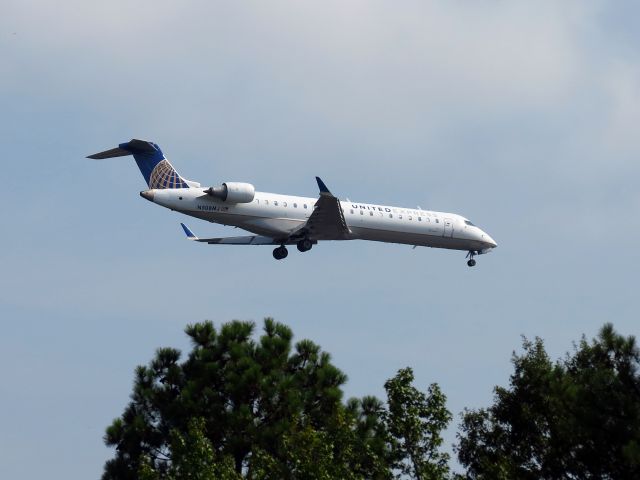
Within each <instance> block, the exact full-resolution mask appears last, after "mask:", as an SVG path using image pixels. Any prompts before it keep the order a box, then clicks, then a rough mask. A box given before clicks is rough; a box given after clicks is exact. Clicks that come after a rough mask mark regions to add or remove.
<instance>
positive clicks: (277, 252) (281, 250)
mask: <svg viewBox="0 0 640 480" xmlns="http://www.w3.org/2000/svg"><path fill="white" fill-rule="evenodd" d="M287 255H289V251H288V250H287V247H285V246H284V245H282V246H281V247H278V248H275V249H274V250H273V258H275V259H276V260H283V259H285V258H287Z"/></svg>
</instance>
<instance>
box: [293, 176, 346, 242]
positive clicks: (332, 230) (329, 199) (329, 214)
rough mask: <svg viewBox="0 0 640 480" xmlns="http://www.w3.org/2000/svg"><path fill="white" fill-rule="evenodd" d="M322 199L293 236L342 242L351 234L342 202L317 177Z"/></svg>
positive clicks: (319, 199)
mask: <svg viewBox="0 0 640 480" xmlns="http://www.w3.org/2000/svg"><path fill="white" fill-rule="evenodd" d="M316 181H317V182H318V189H319V190H320V198H318V201H317V202H316V204H315V207H314V209H313V212H312V213H311V215H310V216H309V219H308V220H307V222H306V223H305V224H304V225H301V226H300V228H298V229H297V230H296V231H295V232H293V234H292V236H307V237H309V238H310V239H312V240H342V239H345V238H347V237H348V236H349V234H350V233H351V232H350V230H349V227H348V226H347V222H346V220H345V218H344V213H343V211H342V207H341V206H340V200H339V199H338V198H337V197H335V196H334V195H333V194H332V193H331V192H330V191H329V189H328V188H327V186H326V185H325V183H324V182H323V181H322V180H321V179H320V177H316Z"/></svg>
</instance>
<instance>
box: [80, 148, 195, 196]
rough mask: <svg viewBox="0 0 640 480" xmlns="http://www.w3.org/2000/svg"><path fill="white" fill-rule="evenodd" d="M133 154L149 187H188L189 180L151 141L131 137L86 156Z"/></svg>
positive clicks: (99, 157)
mask: <svg viewBox="0 0 640 480" xmlns="http://www.w3.org/2000/svg"><path fill="white" fill-rule="evenodd" d="M125 155H133V158H134V159H135V161H136V163H137V164H138V168H139V169H140V173H142V176H143V177H144V179H145V181H146V182H147V185H148V186H149V188H150V189H153V188H157V189H163V188H189V184H194V183H195V182H190V181H188V180H185V179H184V178H182V177H181V176H180V174H179V173H178V172H177V171H176V169H175V168H173V165H171V164H170V163H169V160H167V159H166V157H165V156H164V154H163V153H162V150H160V147H159V146H158V145H156V144H155V143H153V142H147V141H146V140H136V139H133V140H131V141H129V142H126V143H121V144H120V145H118V148H112V149H111V150H106V151H104V152H100V153H96V154H94V155H89V157H88V158H94V159H103V158H112V157H122V156H125Z"/></svg>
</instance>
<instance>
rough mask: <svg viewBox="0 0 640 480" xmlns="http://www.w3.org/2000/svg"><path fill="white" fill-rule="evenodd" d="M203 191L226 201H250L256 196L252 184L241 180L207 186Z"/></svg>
mask: <svg viewBox="0 0 640 480" xmlns="http://www.w3.org/2000/svg"><path fill="white" fill-rule="evenodd" d="M204 192H205V193H206V194H207V195H211V196H212V197H213V198H217V199H219V200H222V201H223V202H227V203H251V202H253V198H254V197H255V196H256V189H255V187H254V186H253V185H251V184H250V183H241V182H225V183H223V184H222V185H220V186H219V187H209V188H207V189H206V190H205V191H204Z"/></svg>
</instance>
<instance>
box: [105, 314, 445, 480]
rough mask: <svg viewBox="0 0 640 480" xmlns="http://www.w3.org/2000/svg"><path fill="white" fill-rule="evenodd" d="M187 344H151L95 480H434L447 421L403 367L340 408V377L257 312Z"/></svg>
mask: <svg viewBox="0 0 640 480" xmlns="http://www.w3.org/2000/svg"><path fill="white" fill-rule="evenodd" d="M186 333H187V335H188V336H189V337H190V339H191V342H192V350H191V351H190V352H189V355H188V357H187V358H186V360H184V361H181V354H180V352H179V351H177V350H175V349H171V348H161V349H158V350H157V352H156V355H155V357H154V359H153V360H152V361H151V362H150V363H149V365H148V366H140V367H138V368H137V369H136V372H135V380H134V386H133V392H132V394H131V401H130V403H129V405H128V406H127V407H126V409H125V411H124V413H123V414H122V416H121V417H120V418H117V419H115V420H114V421H113V423H112V424H111V426H109V427H108V428H107V431H106V434H105V442H106V444H107V445H109V446H113V447H115V448H116V455H115V457H114V458H113V459H111V460H109V461H108V462H107V463H106V465H105V471H104V474H103V479H104V480H111V479H118V480H127V479H137V478H141V479H143V480H180V479H197V480H209V479H213V478H216V479H229V480H232V479H233V480H235V479H238V478H247V479H255V480H269V479H292V480H293V479H335V478H340V479H345V480H355V479H365V478H367V479H380V480H382V479H385V480H386V479H391V478H394V474H396V473H400V474H403V473H404V474H408V475H411V476H413V477H414V478H420V479H427V478H434V479H435V478H438V479H439V478H444V476H445V474H446V472H447V469H446V459H447V457H446V455H443V454H439V453H438V448H439V447H440V445H441V443H442V439H441V437H440V431H441V430H442V429H443V428H445V427H446V425H447V423H448V422H449V419H450V415H449V412H447V411H446V409H445V408H444V402H445V398H444V396H443V395H442V394H441V393H440V390H439V389H438V387H437V386H436V385H432V386H431V387H430V389H429V392H428V394H426V395H425V394H423V393H421V392H419V391H418V390H417V389H415V387H413V386H412V382H413V373H412V372H411V370H410V369H405V370H401V371H400V372H398V375H397V376H396V377H395V378H393V379H392V380H390V381H389V382H387V384H386V387H387V392H388V396H389V400H388V408H387V406H385V404H383V403H382V402H381V401H379V400H378V399H376V398H374V397H364V398H363V399H351V400H349V401H348V402H347V403H346V404H343V403H342V388H341V387H342V385H343V384H344V383H345V381H346V376H345V375H344V374H343V373H342V372H341V371H340V370H339V369H337V368H336V367H335V366H334V365H333V364H332V363H331V358H330V356H329V354H328V353H326V352H323V351H322V350H321V349H320V347H319V346H317V345H316V344H314V343H313V342H311V341H309V340H303V341H300V342H298V343H296V344H295V345H293V344H292V339H293V334H292V332H291V330H290V329H289V328H288V327H286V326H284V325H282V324H279V323H276V322H274V321H273V320H271V319H266V320H265V323H264V329H263V334H262V335H261V336H260V337H259V339H258V340H257V341H256V340H254V338H253V337H254V325H253V324H252V323H248V322H239V321H234V322H230V323H227V324H223V325H222V327H221V328H220V329H219V330H216V328H215V327H214V326H213V324H212V323H211V322H204V323H198V324H195V325H189V326H187V328H186Z"/></svg>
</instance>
